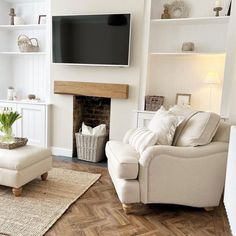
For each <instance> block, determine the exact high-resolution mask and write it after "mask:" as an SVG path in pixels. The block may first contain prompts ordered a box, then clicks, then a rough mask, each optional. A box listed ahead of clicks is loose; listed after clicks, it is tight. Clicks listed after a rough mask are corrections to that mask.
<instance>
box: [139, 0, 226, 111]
mask: <svg viewBox="0 0 236 236" xmlns="http://www.w3.org/2000/svg"><path fill="white" fill-rule="evenodd" d="M185 2H186V3H187V4H188V6H189V12H190V14H189V17H188V18H180V19H160V17H161V14H162V13H163V9H164V8H163V5H164V4H165V3H166V1H165V0H147V1H145V13H144V15H145V22H144V25H145V27H144V32H145V33H144V45H143V55H144V57H143V58H144V60H143V65H144V71H143V73H142V75H143V79H142V84H141V91H140V92H141V94H142V96H141V99H140V107H139V108H140V110H142V109H143V108H144V100H145V95H159V96H165V105H166V106H167V107H169V106H172V105H174V104H175V98H176V94H177V93H184V94H192V106H193V107H194V108H196V109H199V110H207V109H209V107H208V104H209V103H208V101H209V97H208V95H209V88H208V87H207V85H206V84H205V83H204V80H205V77H206V75H207V74H208V73H209V72H212V71H213V72H217V73H218V74H219V76H220V78H221V83H223V77H224V65H225V58H226V56H227V55H226V42H227V35H228V25H229V21H230V16H224V15H223V14H224V13H223V12H227V9H224V10H223V11H222V13H221V14H222V15H221V16H220V17H215V16H214V12H213V6H214V3H212V1H211V0H205V1H204V4H200V6H199V4H198V2H197V1H195V0H187V1H185ZM168 3H171V2H168ZM222 4H223V6H226V1H224V0H223V1H222ZM184 42H194V44H195V52H189V53H188V52H187V53H185V52H182V44H183V43H184ZM221 90H222V84H220V85H218V86H216V89H215V94H214V97H215V101H214V104H213V108H212V109H213V111H215V112H219V111H220V103H221V92H222V91H221Z"/></svg>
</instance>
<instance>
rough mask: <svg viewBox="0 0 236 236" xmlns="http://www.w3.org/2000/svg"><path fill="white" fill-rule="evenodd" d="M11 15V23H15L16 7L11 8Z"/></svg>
mask: <svg viewBox="0 0 236 236" xmlns="http://www.w3.org/2000/svg"><path fill="white" fill-rule="evenodd" d="M9 16H10V17H11V23H10V24H11V25H14V24H15V23H14V17H15V16H16V14H15V9H14V8H11V9H10V13H9Z"/></svg>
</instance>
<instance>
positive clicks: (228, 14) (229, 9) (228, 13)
mask: <svg viewBox="0 0 236 236" xmlns="http://www.w3.org/2000/svg"><path fill="white" fill-rule="evenodd" d="M231 6H232V0H231V1H230V4H229V8H228V12H227V16H230V15H231Z"/></svg>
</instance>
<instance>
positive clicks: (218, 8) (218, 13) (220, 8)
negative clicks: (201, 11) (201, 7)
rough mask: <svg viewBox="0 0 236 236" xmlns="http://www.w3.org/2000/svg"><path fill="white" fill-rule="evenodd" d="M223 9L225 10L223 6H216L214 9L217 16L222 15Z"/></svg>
mask: <svg viewBox="0 0 236 236" xmlns="http://www.w3.org/2000/svg"><path fill="white" fill-rule="evenodd" d="M222 10H223V8H222V7H215V8H214V9H213V11H215V12H216V16H220V11H222Z"/></svg>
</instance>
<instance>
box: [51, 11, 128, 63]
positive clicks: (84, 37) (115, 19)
mask: <svg viewBox="0 0 236 236" xmlns="http://www.w3.org/2000/svg"><path fill="white" fill-rule="evenodd" d="M129 49H130V14H106V15H76V16H53V62H54V63H66V64H67V63H70V64H84V65H114V66H128V65H129Z"/></svg>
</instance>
